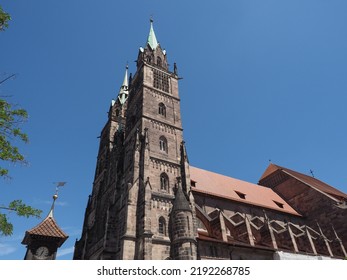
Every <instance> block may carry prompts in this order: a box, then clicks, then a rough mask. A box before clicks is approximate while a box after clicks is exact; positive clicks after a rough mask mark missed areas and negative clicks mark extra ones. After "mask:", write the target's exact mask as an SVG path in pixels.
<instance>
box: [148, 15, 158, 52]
mask: <svg viewBox="0 0 347 280" xmlns="http://www.w3.org/2000/svg"><path fill="white" fill-rule="evenodd" d="M149 21H150V23H151V27H150V29H149V34H148V38H147V44H148V45H149V46H150V47H151V49H152V50H155V49H156V48H157V46H158V45H159V43H158V41H157V37H156V36H155V33H154V29H153V19H152V18H150V20H149Z"/></svg>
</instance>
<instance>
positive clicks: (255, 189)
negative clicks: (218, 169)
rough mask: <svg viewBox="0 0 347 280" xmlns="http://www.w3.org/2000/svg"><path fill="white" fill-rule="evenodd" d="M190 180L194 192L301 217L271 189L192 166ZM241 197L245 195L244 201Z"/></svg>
mask: <svg viewBox="0 0 347 280" xmlns="http://www.w3.org/2000/svg"><path fill="white" fill-rule="evenodd" d="M190 178H191V180H192V181H194V182H195V187H192V190H193V192H198V193H205V194H209V195H212V196H215V197H220V198H224V199H229V200H233V201H238V202H241V203H246V204H251V205H255V206H259V207H264V208H268V209H273V210H276V211H280V212H285V213H290V214H293V215H299V216H300V214H299V213H298V212H296V211H295V210H294V209H293V208H292V207H291V206H290V205H289V204H288V203H287V202H286V201H284V200H283V199H282V198H281V197H280V196H279V195H278V194H276V193H275V192H274V191H273V190H272V189H270V188H267V187H263V186H259V185H256V184H252V183H249V182H245V181H242V180H238V179H235V178H232V177H227V176H224V175H221V174H217V173H213V172H210V171H206V170H203V169H200V168H196V167H193V166H190ZM238 193H239V194H238ZM240 195H241V196H242V195H244V199H242V198H241V197H240ZM276 202H277V203H276ZM278 203H279V204H280V205H281V206H283V208H281V207H280V206H279V205H278Z"/></svg>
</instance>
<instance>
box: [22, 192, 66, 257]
mask: <svg viewBox="0 0 347 280" xmlns="http://www.w3.org/2000/svg"><path fill="white" fill-rule="evenodd" d="M57 198H58V195H57V194H55V195H53V203H52V206H51V209H50V211H49V213H48V215H47V217H46V218H45V219H44V220H43V221H42V222H41V223H40V224H38V225H37V226H36V227H34V228H32V229H30V230H28V231H26V232H25V236H24V238H23V241H22V244H24V245H27V252H26V254H25V257H24V259H25V260H55V258H56V254H57V250H58V248H59V247H60V246H61V245H63V243H64V242H65V240H66V239H67V238H68V236H67V235H66V234H65V233H64V232H63V231H62V230H61V229H60V227H59V226H58V224H57V222H56V221H55V219H54V216H53V211H54V204H55V201H56V200H57Z"/></svg>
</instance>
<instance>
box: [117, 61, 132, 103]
mask: <svg viewBox="0 0 347 280" xmlns="http://www.w3.org/2000/svg"><path fill="white" fill-rule="evenodd" d="M128 87H129V85H128V65H127V66H126V68H125V75H124V80H123V84H122V86H121V87H120V90H119V94H118V99H119V102H120V103H121V104H122V105H123V104H124V102H125V101H126V100H127V98H128V94H129V92H128Z"/></svg>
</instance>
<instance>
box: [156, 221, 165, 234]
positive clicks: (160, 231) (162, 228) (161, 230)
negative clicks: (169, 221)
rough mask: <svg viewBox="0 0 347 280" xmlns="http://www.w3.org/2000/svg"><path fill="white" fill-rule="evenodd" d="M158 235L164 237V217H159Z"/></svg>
mask: <svg viewBox="0 0 347 280" xmlns="http://www.w3.org/2000/svg"><path fill="white" fill-rule="evenodd" d="M158 232H159V234H162V235H166V221H165V218H164V217H160V218H159V221H158Z"/></svg>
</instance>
